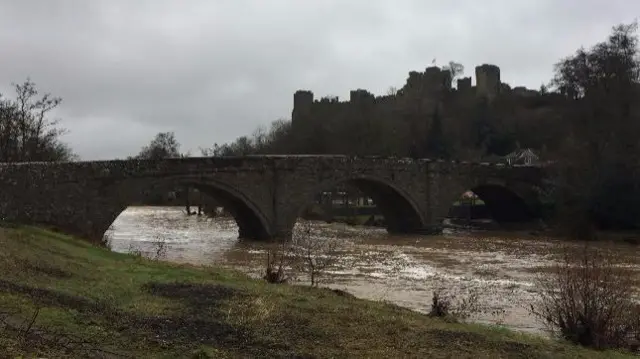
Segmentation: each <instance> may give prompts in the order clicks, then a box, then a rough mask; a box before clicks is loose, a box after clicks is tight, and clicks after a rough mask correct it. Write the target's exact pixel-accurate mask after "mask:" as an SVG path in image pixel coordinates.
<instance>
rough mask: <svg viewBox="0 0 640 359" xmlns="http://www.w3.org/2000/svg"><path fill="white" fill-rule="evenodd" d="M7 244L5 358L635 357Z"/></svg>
mask: <svg viewBox="0 0 640 359" xmlns="http://www.w3.org/2000/svg"><path fill="white" fill-rule="evenodd" d="M0 248H2V251H1V252H0V269H1V271H2V277H0V319H1V321H2V324H1V325H0V354H6V355H7V356H8V357H20V356H22V357H36V356H37V357H47V358H67V357H72V358H75V357H77V358H91V357H115V356H109V355H108V354H106V353H107V352H111V353H117V354H122V355H124V356H125V357H135V358H236V357H240V358H261V357H264V358H277V357H287V358H292V357H298V358H303V357H304V358H313V357H317V358H330V357H333V358H337V357H340V358H345V357H349V358H412V357H419V358H611V357H620V358H622V357H624V355H622V354H618V353H612V352H608V353H602V352H593V351H589V350H586V349H582V348H578V347H575V346H571V345H567V344H563V343H560V342H556V341H550V340H546V339H543V338H540V337H535V336H527V335H523V334H517V333H513V332H510V331H508V330H505V329H502V328H497V327H496V328H493V327H488V326H481V325H468V324H454V323H448V322H445V321H442V320H439V319H433V318H430V317H428V316H425V315H421V314H418V313H415V312H412V311H409V310H405V309H401V308H399V307H396V306H392V305H388V304H384V303H379V302H371V301H365V300H359V299H355V298H350V297H345V296H340V295H338V294H336V293H334V292H332V291H330V290H323V289H313V288H308V287H302V286H287V285H270V284H267V283H264V282H261V281H256V280H251V279H249V278H248V277H246V276H245V275H243V274H240V273H237V272H233V271H229V270H223V269H216V268H196V267H192V266H179V265H173V264H168V263H162V262H154V261H150V260H147V259H144V258H141V257H136V256H132V255H124V254H117V253H112V252H109V251H108V250H106V249H104V248H99V247H95V246H92V245H90V244H88V243H86V242H84V241H81V240H78V239H74V238H70V237H68V236H64V235H60V234H56V233H53V232H49V231H45V230H42V229H38V228H31V227H21V228H1V229H0ZM34 313H37V315H36V316H34ZM33 318H35V320H34V322H33V325H32V326H31V327H30V329H29V330H25V328H27V327H29V324H28V323H29V322H30V321H31V320H32V319H33ZM0 357H2V355H0Z"/></svg>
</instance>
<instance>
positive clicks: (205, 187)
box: [96, 177, 272, 240]
mask: <svg viewBox="0 0 640 359" xmlns="http://www.w3.org/2000/svg"><path fill="white" fill-rule="evenodd" d="M184 187H191V188H195V189H197V190H198V191H200V192H201V193H203V194H205V195H206V196H209V197H211V198H213V199H215V201H216V202H217V203H219V204H220V205H221V206H222V207H224V208H225V210H226V211H228V212H229V213H230V214H231V215H232V216H233V218H234V220H235V221H236V223H237V225H238V232H239V233H238V234H239V238H247V239H256V240H264V239H268V238H270V237H271V233H272V229H271V227H270V223H269V221H268V220H267V217H266V216H265V215H264V213H263V212H262V211H261V210H260V208H259V207H258V206H257V205H256V204H255V203H254V202H253V201H252V200H251V199H250V198H248V196H246V195H245V194H244V193H242V192H241V191H239V190H237V189H235V188H233V187H232V186H230V185H228V184H225V183H224V182H221V181H218V180H215V179H210V178H203V179H193V178H192V177H191V178H189V177H166V178H158V179H154V180H152V181H149V180H144V179H141V180H136V179H133V180H129V179H128V180H124V181H122V182H120V183H115V184H112V185H110V186H107V188H104V189H103V191H104V192H105V193H107V194H109V195H111V196H114V197H115V198H116V199H117V200H116V203H115V206H113V207H112V208H111V210H110V211H109V210H107V212H108V214H107V216H106V217H105V218H104V220H103V221H102V223H103V224H102V225H101V226H100V227H99V228H96V231H97V233H96V234H99V235H100V236H103V235H104V233H105V232H106V231H107V230H108V229H109V227H110V226H111V225H112V224H113V222H114V221H115V220H116V219H117V217H118V216H119V215H120V214H121V213H122V212H123V211H124V210H126V209H127V207H129V206H130V205H131V204H132V203H136V202H141V201H144V199H145V198H146V197H147V196H148V195H153V194H157V193H159V192H160V193H168V192H170V191H175V190H176V189H178V188H184Z"/></svg>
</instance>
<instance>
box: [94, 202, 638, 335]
mask: <svg viewBox="0 0 640 359" xmlns="http://www.w3.org/2000/svg"><path fill="white" fill-rule="evenodd" d="M311 226H312V228H313V230H314V233H315V234H316V235H320V236H325V237H332V238H335V237H337V238H339V239H340V241H341V242H342V243H343V245H341V247H340V249H341V255H340V258H339V260H338V261H337V262H336V263H334V264H333V265H332V266H331V267H330V268H329V269H328V270H327V275H326V276H325V277H323V278H324V279H325V280H326V282H324V283H322V285H324V286H327V287H331V288H336V289H342V290H345V291H347V292H349V293H351V294H354V295H355V296H357V297H360V298H366V299H372V300H384V301H388V302H392V303H395V304H397V305H401V306H404V307H408V308H411V309H414V310H417V311H421V312H428V311H429V310H430V307H431V299H432V294H433V291H434V290H444V291H445V292H446V293H450V294H453V295H456V296H457V299H456V300H458V301H459V300H460V299H461V298H467V297H469V296H470V295H472V294H475V295H476V296H477V301H476V303H477V305H478V306H479V307H481V308H483V311H481V312H477V311H476V312H474V315H473V316H472V318H470V319H471V320H473V321H476V322H480V323H487V324H499V325H504V326H506V327H508V328H511V329H515V330H519V331H528V332H538V333H540V332H542V331H543V327H542V326H541V323H538V322H537V321H536V320H535V318H534V317H532V316H531V315H530V314H529V313H528V308H529V305H530V304H531V303H532V302H533V301H534V300H535V297H536V291H537V288H536V284H535V283H536V277H537V275H538V274H539V273H541V272H542V271H544V269H545V267H548V266H549V265H551V264H553V263H554V259H555V258H557V257H558V255H559V254H560V253H562V252H563V251H565V250H567V248H569V250H572V249H576V250H577V249H579V246H580V245H579V244H568V243H566V242H562V241H558V240H552V239H547V238H540V237H536V236H535V235H533V234H523V233H518V234H515V233H506V232H497V231H482V232H445V233H443V235H440V236H417V235H412V236H393V235H390V234H388V233H387V232H386V230H384V229H382V228H371V227H351V226H347V225H344V224H336V223H333V224H327V223H321V222H311ZM237 235H238V231H237V226H236V224H235V222H234V221H233V219H229V218H216V219H211V218H205V217H198V216H187V215H186V214H185V212H184V210H183V208H179V207H129V208H128V209H127V210H126V211H124V212H123V213H122V214H121V215H120V216H119V217H118V218H117V219H116V221H115V222H114V223H113V225H112V226H111V228H110V229H109V230H108V231H107V233H105V237H106V239H107V241H108V243H109V246H110V248H111V249H112V250H113V251H117V252H131V251H141V252H142V253H143V254H144V255H146V256H150V257H154V256H156V255H157V254H158V253H157V252H158V251H157V249H158V248H160V247H159V246H158V245H157V243H158V242H162V243H165V245H164V250H163V251H162V252H163V253H161V255H162V259H163V260H167V261H171V262H178V263H191V264H197V265H221V266H227V267H230V268H234V269H238V270H241V271H243V272H246V273H247V274H249V275H251V276H255V277H259V276H261V275H262V274H263V273H264V268H265V263H266V252H267V250H269V248H272V246H273V245H272V244H265V243H255V242H247V241H241V240H238V239H237ZM598 246H602V247H606V248H607V249H609V250H613V251H616V252H619V254H620V255H621V256H623V258H624V260H625V262H626V263H628V264H629V265H631V266H634V267H635V268H637V269H638V270H639V271H640V256H638V254H640V248H639V247H637V246H635V247H634V246H631V245H627V244H611V243H599V244H598ZM300 284H305V282H304V278H301V279H300ZM456 300H454V302H455V301H456Z"/></svg>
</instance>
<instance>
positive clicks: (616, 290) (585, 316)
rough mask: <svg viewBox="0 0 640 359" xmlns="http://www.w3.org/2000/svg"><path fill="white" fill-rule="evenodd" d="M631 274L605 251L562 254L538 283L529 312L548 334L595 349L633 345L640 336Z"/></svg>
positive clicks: (639, 322) (639, 308)
mask: <svg viewBox="0 0 640 359" xmlns="http://www.w3.org/2000/svg"><path fill="white" fill-rule="evenodd" d="M633 276H634V273H633V271H631V270H630V269H629V268H625V267H624V266H621V265H620V263H619V261H618V260H616V258H615V257H614V256H612V255H610V254H606V253H603V252H599V251H597V250H595V249H589V248H588V247H585V248H584V250H582V251H581V253H579V254H578V255H576V254H575V253H569V252H568V251H567V252H566V253H565V254H564V256H563V258H562V260H561V261H560V262H559V263H557V264H556V265H554V266H553V268H552V270H551V272H550V273H548V274H546V275H541V276H540V277H539V278H538V280H537V282H538V285H539V286H540V297H539V300H538V301H537V303H535V304H532V305H531V308H530V311H531V313H532V314H533V315H534V316H535V317H537V318H538V320H540V321H542V322H543V323H544V324H545V325H546V326H547V328H548V329H549V330H550V331H551V333H552V334H554V335H558V336H560V337H561V338H564V339H566V340H568V341H570V342H572V343H575V344H580V345H583V346H587V347H592V348H596V349H611V348H624V349H634V346H635V345H637V344H636V343H638V340H640V304H638V302H637V301H635V300H634V298H633V296H634V294H635V293H634V289H633V288H634V287H633V285H634V278H633Z"/></svg>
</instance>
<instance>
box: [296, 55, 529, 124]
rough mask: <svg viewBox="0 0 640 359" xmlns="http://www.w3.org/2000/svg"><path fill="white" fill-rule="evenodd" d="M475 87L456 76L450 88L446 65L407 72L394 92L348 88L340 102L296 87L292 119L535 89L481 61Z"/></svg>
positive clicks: (526, 91) (519, 94)
mask: <svg viewBox="0 0 640 359" xmlns="http://www.w3.org/2000/svg"><path fill="white" fill-rule="evenodd" d="M475 81H476V83H475V86H474V85H473V84H472V78H471V77H463V78H459V79H457V82H456V84H457V88H456V89H453V88H452V82H453V81H452V75H451V72H450V71H449V70H448V69H446V68H440V67H438V66H430V67H427V68H426V69H425V70H424V71H423V72H419V71H411V72H409V76H408V77H407V80H406V82H405V84H404V85H403V86H402V88H400V89H398V91H397V92H396V93H394V94H388V95H383V96H376V95H374V94H373V93H371V92H369V91H367V90H364V89H356V90H352V91H350V94H349V100H347V101H340V100H339V98H338V97H323V98H321V99H319V100H317V99H314V94H313V92H311V91H309V90H298V91H296V92H295V94H294V95H293V111H292V122H293V123H295V122H297V120H298V119H301V118H303V117H307V116H309V115H311V114H312V113H314V112H316V110H320V111H321V112H323V113H325V112H333V111H343V110H345V109H347V108H350V107H361V106H365V105H374V104H385V105H389V104H402V103H406V101H403V99H407V98H411V99H416V98H417V99H422V100H424V101H437V98H438V97H439V94H441V93H443V92H450V91H455V92H457V93H459V94H460V95H465V96H467V95H472V96H473V95H475V96H478V97H485V98H488V99H490V100H492V99H494V98H495V97H497V96H499V95H500V94H501V93H513V94H515V95H517V96H534V95H536V94H537V91H535V90H529V89H526V88H525V87H522V86H518V87H515V88H514V89H513V90H512V89H511V87H510V86H509V85H507V84H505V83H502V81H501V80H500V68H499V67H498V66H496V65H492V64H482V65H479V66H476V67H475Z"/></svg>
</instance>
